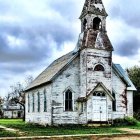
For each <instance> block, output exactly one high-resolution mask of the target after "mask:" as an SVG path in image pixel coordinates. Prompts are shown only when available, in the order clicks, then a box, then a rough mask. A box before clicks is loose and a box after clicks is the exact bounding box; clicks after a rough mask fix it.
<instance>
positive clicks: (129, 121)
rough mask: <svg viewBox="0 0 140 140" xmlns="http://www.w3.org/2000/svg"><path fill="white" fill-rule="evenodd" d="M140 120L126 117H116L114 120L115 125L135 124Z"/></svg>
mask: <svg viewBox="0 0 140 140" xmlns="http://www.w3.org/2000/svg"><path fill="white" fill-rule="evenodd" d="M137 123H138V121H137V120H136V119H135V118H131V117H125V118H123V119H115V120H114V121H113V125H114V126H134V125H137Z"/></svg>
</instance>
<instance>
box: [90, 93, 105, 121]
mask: <svg viewBox="0 0 140 140" xmlns="http://www.w3.org/2000/svg"><path fill="white" fill-rule="evenodd" d="M92 101H93V114H92V116H93V117H92V120H93V121H95V122H105V121H107V98H106V96H105V93H103V92H95V93H94V94H93V100H92Z"/></svg>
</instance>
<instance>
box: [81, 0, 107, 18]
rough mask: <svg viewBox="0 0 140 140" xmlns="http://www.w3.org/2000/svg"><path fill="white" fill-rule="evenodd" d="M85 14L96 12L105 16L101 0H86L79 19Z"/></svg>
mask: <svg viewBox="0 0 140 140" xmlns="http://www.w3.org/2000/svg"><path fill="white" fill-rule="evenodd" d="M86 14H96V15H102V16H105V17H107V13H106V11H105V8H104V5H103V3H102V0H86V1H85V4H84V7H83V10H82V13H81V16H80V19H81V18H83V16H85V15H86Z"/></svg>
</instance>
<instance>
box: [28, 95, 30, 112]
mask: <svg viewBox="0 0 140 140" xmlns="http://www.w3.org/2000/svg"><path fill="white" fill-rule="evenodd" d="M28 112H30V96H29V94H28Z"/></svg>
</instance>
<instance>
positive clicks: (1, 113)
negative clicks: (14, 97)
mask: <svg viewBox="0 0 140 140" xmlns="http://www.w3.org/2000/svg"><path fill="white" fill-rule="evenodd" d="M2 105H3V98H2V97H0V118H1V117H3V106H2Z"/></svg>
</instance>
